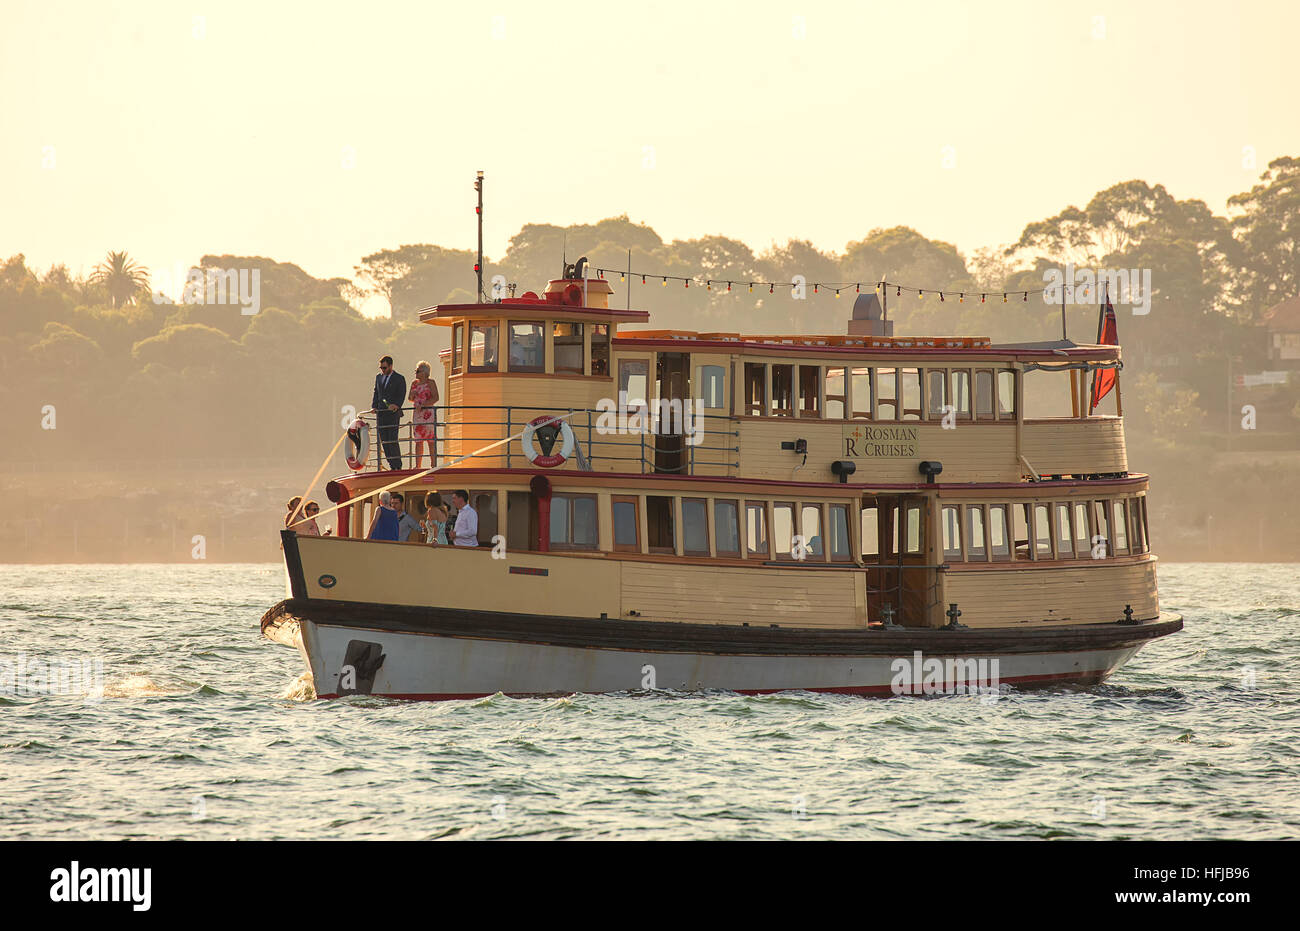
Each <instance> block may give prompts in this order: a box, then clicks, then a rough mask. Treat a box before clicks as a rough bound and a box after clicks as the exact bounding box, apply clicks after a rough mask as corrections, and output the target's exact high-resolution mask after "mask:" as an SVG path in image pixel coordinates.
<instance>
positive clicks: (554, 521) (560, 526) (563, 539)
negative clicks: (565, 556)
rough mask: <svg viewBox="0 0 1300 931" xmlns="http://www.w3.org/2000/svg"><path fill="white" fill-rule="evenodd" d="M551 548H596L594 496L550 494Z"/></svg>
mask: <svg viewBox="0 0 1300 931" xmlns="http://www.w3.org/2000/svg"><path fill="white" fill-rule="evenodd" d="M551 548H552V549H557V550H594V549H595V548H596V496H595V495H552V496H551Z"/></svg>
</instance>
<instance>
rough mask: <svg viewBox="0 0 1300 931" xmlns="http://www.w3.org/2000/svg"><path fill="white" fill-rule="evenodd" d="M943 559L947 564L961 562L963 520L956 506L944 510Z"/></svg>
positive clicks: (947, 506)
mask: <svg viewBox="0 0 1300 931" xmlns="http://www.w3.org/2000/svg"><path fill="white" fill-rule="evenodd" d="M942 517H943V558H944V561H945V562H959V561H960V560H961V520H960V518H959V516H958V511H957V508H956V506H955V505H946V506H945V507H944V509H943V515H942Z"/></svg>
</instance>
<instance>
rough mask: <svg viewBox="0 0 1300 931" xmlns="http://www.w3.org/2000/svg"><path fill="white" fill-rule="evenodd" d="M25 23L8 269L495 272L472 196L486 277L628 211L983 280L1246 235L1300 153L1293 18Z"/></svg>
mask: <svg viewBox="0 0 1300 931" xmlns="http://www.w3.org/2000/svg"><path fill="white" fill-rule="evenodd" d="M0 21H2V22H3V29H2V30H0V94H2V95H3V100H2V101H0V102H2V103H3V111H2V112H3V119H4V132H3V136H2V137H0V255H9V254H12V253H15V252H24V253H26V255H27V256H28V259H29V262H30V263H31V264H33V265H35V266H37V267H39V268H41V269H44V268H45V267H47V266H48V265H49V264H50V263H52V262H59V261H61V262H66V263H68V264H69V265H70V266H71V267H72V268H73V270H74V271H75V270H79V269H80V270H89V268H90V267H91V266H93V264H94V263H95V262H96V261H98V260H99V259H100V258H102V257H103V255H104V253H105V252H106V251H108V250H109V249H126V250H128V251H129V252H130V253H131V254H132V255H133V256H135V257H137V258H138V259H139V260H140V261H142V262H144V263H145V264H146V265H149V266H151V267H153V268H155V269H170V268H172V267H173V266H175V265H177V264H185V265H188V264H189V263H192V262H196V261H197V260H198V258H199V257H200V256H202V255H203V254H205V253H218V254H220V253H237V254H245V255H248V254H255V255H265V256H269V257H272V258H275V259H278V260H281V261H292V262H297V263H298V264H299V265H301V266H303V267H304V268H305V269H306V270H307V271H309V272H311V273H312V274H315V275H319V276H323V277H324V276H333V275H343V276H350V275H351V273H352V268H353V266H354V265H355V264H356V263H357V261H358V260H359V259H360V258H361V257H362V256H364V255H365V254H367V253H369V252H372V251H375V250H378V249H381V248H386V247H391V246H397V245H399V244H402V243H408V242H433V243H438V244H441V245H444V246H452V247H465V248H472V247H473V245H474V209H473V196H474V194H473V190H472V182H473V177H474V172H475V170H477V169H483V170H484V171H485V172H486V173H487V188H486V191H487V196H486V204H487V206H486V210H485V218H486V222H487V234H486V235H487V239H486V249H487V252H488V255H489V256H490V257H491V256H497V257H499V256H500V255H501V254H502V253H503V252H504V250H505V246H506V242H507V240H508V239H509V237H510V236H511V235H513V234H514V233H516V232H517V231H518V230H519V227H520V226H521V225H522V224H523V223H525V222H530V221H536V222H551V223H558V224H567V223H572V222H592V221H595V220H598V219H601V218H603V217H608V216H613V215H617V214H621V213H627V214H628V215H629V216H631V218H632V219H633V220H636V221H641V222H645V223H648V224H650V225H651V226H652V227H654V229H655V230H657V231H658V232H659V234H660V235H662V236H663V237H664V238H665V239H674V238H692V237H696V236H701V235H707V234H714V233H717V234H723V235H727V236H733V237H736V238H739V239H742V240H744V241H745V242H747V243H748V244H750V245H751V246H753V247H754V248H755V249H762V248H764V247H766V246H768V245H770V244H771V243H772V242H773V241H774V240H776V241H782V242H784V241H785V240H786V239H788V238H791V237H795V238H803V239H809V240H811V241H812V242H814V243H815V244H817V245H818V246H819V247H821V248H823V249H828V250H835V251H839V250H842V249H843V248H844V246H845V244H846V243H847V242H849V241H850V240H853V239H857V238H861V237H862V236H863V235H865V234H866V233H867V232H868V231H869V230H871V229H872V228H873V227H877V226H893V225H896V224H905V225H908V226H912V227H914V228H916V229H917V230H919V231H921V232H922V233H923V234H925V235H927V236H930V237H934V238H938V239H944V240H948V241H951V242H955V243H956V244H957V245H958V246H959V247H960V248H961V249H963V250H965V251H970V250H973V249H975V248H977V247H979V246H982V245H993V244H997V243H1002V242H1007V241H1010V240H1014V239H1015V238H1017V237H1018V236H1019V234H1020V231H1021V229H1022V228H1023V226H1024V224H1025V223H1026V222H1027V221H1031V220H1035V219H1042V218H1044V217H1047V216H1050V215H1052V214H1054V213H1056V212H1057V211H1058V210H1060V209H1061V208H1062V207H1064V206H1066V205H1068V204H1076V205H1079V206H1082V205H1083V203H1084V202H1085V201H1086V200H1087V199H1088V198H1089V197H1090V196H1091V195H1092V194H1094V193H1095V192H1096V191H1098V190H1100V189H1102V188H1104V187H1106V186H1108V185H1111V184H1113V183H1116V182H1119V181H1125V180H1128V179H1131V178H1141V179H1144V180H1147V181H1150V182H1152V183H1162V184H1164V185H1165V186H1166V187H1167V188H1168V189H1169V190H1170V192H1171V193H1172V194H1173V195H1174V196H1176V197H1179V198H1188V197H1196V198H1201V199H1204V200H1205V201H1207V202H1208V203H1209V205H1210V206H1211V208H1213V209H1215V210H1216V211H1219V212H1222V211H1223V210H1224V209H1225V200H1226V198H1227V197H1228V196H1229V195H1231V194H1233V193H1235V192H1238V191H1241V190H1244V189H1246V188H1248V187H1249V186H1250V185H1251V184H1252V183H1253V182H1254V181H1255V180H1256V179H1257V177H1258V174H1259V172H1260V171H1262V170H1263V169H1264V168H1265V167H1266V165H1267V163H1268V161H1269V160H1271V159H1273V158H1275V157H1277V156H1279V155H1300V116H1297V112H1296V104H1295V90H1296V80H1295V77H1294V75H1295V70H1294V69H1295V55H1296V52H1295V49H1294V43H1295V37H1296V35H1297V34H1300V4H1298V3H1295V2H1292V0H1285V2H1282V0H1274V2H1239V3H1234V4H1225V3H1210V2H1129V3H1114V2H1105V0H1089V2H1084V3H1078V2H1053V3H1039V2H1024V3H1021V2H998V3H963V2H934V0H926V2H891V3H814V2H803V0H792V2H778V3H750V2H746V3H708V2H704V3H700V2H695V3H685V2H683V3H675V2H673V3H670V2H640V3H626V4H625V3H593V4H585V3H580V2H571V3H565V4H546V3H537V2H524V3H516V2H505V0H492V2H489V3H474V2H467V3H444V2H424V3H420V2H411V3H381V2H368V3H364V4H358V3H339V4H328V3H302V4H286V3H279V2H270V3H268V2H257V3H253V2H217V0H194V2H190V3H183V2H180V3H178V2H175V0H168V2H163V0H141V2H134V3H132V2H123V3H113V4H106V3H92V2H82V3H60V2H51V0H18V2H17V3H15V2H14V0H6V2H5V4H4V12H3V18H2V20H0ZM949 146H951V147H952V148H951V149H947V148H946V147H949ZM1247 147H1253V151H1254V153H1255V155H1254V158H1255V165H1254V166H1253V167H1252V166H1251V165H1250V164H1249V161H1248V159H1249V157H1250V152H1249V150H1248V149H1247ZM470 274H472V273H470ZM521 284H523V283H521ZM540 284H541V283H540V282H529V283H527V284H526V286H528V287H536V286H537V285H540Z"/></svg>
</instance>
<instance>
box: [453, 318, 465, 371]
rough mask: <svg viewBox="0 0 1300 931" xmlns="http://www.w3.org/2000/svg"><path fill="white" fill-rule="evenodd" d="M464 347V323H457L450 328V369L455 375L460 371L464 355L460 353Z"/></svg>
mask: <svg viewBox="0 0 1300 931" xmlns="http://www.w3.org/2000/svg"><path fill="white" fill-rule="evenodd" d="M464 347H465V324H463V323H457V324H456V325H455V326H453V327H452V328H451V371H452V374H453V375H455V374H457V373H459V372H460V370H461V367H462V363H463V362H464V357H463V356H462V355H461V353H462V352H464Z"/></svg>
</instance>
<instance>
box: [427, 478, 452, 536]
mask: <svg viewBox="0 0 1300 931" xmlns="http://www.w3.org/2000/svg"><path fill="white" fill-rule="evenodd" d="M447 516H448V515H447V505H446V504H444V503H443V500H442V495H440V494H438V493H437V492H436V491H431V492H429V493H428V494H427V495H425V496H424V542H425V543H428V544H429V545H430V546H446V545H447V544H448V543H450V542H451V541H449V540H448V539H447Z"/></svg>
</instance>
